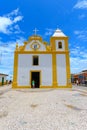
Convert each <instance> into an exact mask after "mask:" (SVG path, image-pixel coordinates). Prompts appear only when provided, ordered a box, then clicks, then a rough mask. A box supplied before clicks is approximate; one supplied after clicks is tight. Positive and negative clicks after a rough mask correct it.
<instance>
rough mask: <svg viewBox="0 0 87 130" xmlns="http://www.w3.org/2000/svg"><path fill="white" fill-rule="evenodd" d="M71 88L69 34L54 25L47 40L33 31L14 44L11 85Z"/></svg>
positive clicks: (17, 86) (13, 86)
mask: <svg viewBox="0 0 87 130" xmlns="http://www.w3.org/2000/svg"><path fill="white" fill-rule="evenodd" d="M33 80H34V81H35V88H71V87H72V85H71V75H70V61H69V48H68V37H67V36H66V35H65V34H64V33H63V32H62V31H61V30H60V29H57V30H56V31H55V32H54V34H53V35H52V36H51V37H50V44H47V42H44V41H43V39H42V37H41V36H38V35H33V36H31V37H29V39H28V40H27V41H25V42H24V45H23V46H18V44H17V45H16V49H15V52H14V73H13V84H12V88H32V81H33Z"/></svg>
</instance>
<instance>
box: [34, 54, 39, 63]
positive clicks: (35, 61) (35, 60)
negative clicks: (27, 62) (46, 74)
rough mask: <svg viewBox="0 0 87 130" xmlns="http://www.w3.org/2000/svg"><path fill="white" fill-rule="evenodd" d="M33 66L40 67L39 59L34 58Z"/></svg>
mask: <svg viewBox="0 0 87 130" xmlns="http://www.w3.org/2000/svg"><path fill="white" fill-rule="evenodd" d="M33 65H39V57H38V56H33Z"/></svg>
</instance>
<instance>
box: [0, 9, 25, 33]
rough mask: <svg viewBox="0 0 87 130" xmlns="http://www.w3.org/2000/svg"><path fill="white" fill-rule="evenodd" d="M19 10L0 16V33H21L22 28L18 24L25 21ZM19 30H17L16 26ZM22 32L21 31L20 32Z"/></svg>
mask: <svg viewBox="0 0 87 130" xmlns="http://www.w3.org/2000/svg"><path fill="white" fill-rule="evenodd" d="M18 11H19V9H16V10H13V11H12V12H11V13H9V14H7V15H4V16H0V32H1V33H4V34H10V33H12V32H15V31H19V30H20V29H19V28H20V27H19V25H18V24H17V23H18V22H19V21H21V20H22V19H23V16H21V15H19V12H18ZM16 25H17V26H18V28H15V26H16ZM19 32H20V31H19Z"/></svg>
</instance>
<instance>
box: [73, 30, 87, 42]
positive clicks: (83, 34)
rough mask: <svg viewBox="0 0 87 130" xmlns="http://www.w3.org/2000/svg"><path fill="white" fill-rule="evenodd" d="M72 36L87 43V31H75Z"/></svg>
mask: <svg viewBox="0 0 87 130" xmlns="http://www.w3.org/2000/svg"><path fill="white" fill-rule="evenodd" d="M74 34H75V35H76V36H77V38H78V39H80V40H83V41H87V30H81V31H80V30H76V31H74Z"/></svg>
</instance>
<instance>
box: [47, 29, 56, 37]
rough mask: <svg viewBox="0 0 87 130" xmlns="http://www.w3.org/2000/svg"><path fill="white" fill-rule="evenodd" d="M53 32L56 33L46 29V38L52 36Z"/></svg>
mask: <svg viewBox="0 0 87 130" xmlns="http://www.w3.org/2000/svg"><path fill="white" fill-rule="evenodd" d="M53 32H54V29H51V28H46V32H45V36H50V35H52V34H53Z"/></svg>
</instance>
